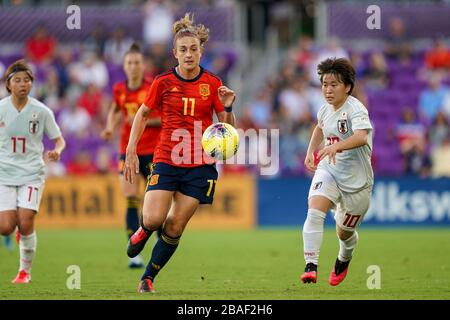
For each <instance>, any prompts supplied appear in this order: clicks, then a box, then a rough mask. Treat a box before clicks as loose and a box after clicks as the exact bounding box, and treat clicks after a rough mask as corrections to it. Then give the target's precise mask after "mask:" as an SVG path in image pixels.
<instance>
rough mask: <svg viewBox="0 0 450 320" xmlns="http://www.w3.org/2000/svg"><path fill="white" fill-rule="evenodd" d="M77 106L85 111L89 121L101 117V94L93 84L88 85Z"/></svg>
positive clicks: (102, 102) (102, 101)
mask: <svg viewBox="0 0 450 320" xmlns="http://www.w3.org/2000/svg"><path fill="white" fill-rule="evenodd" d="M77 104H78V105H79V106H80V107H81V108H83V109H85V110H86V111H87V113H88V114H89V116H90V117H91V119H94V120H100V119H98V117H99V116H101V111H102V108H103V105H104V104H105V101H104V99H103V93H102V91H101V90H100V89H99V88H98V87H97V86H96V85H95V84H89V85H88V86H86V88H85V89H84V91H83V92H82V94H81V96H80V97H79V99H78V103H77Z"/></svg>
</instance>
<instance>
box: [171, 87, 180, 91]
mask: <svg viewBox="0 0 450 320" xmlns="http://www.w3.org/2000/svg"><path fill="white" fill-rule="evenodd" d="M170 91H171V92H178V91H180V90H178V88H177V87H173V88H172V90H170Z"/></svg>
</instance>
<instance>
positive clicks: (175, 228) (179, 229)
mask: <svg viewBox="0 0 450 320" xmlns="http://www.w3.org/2000/svg"><path fill="white" fill-rule="evenodd" d="M184 227H185V224H184V223H182V222H180V221H177V220H175V219H173V218H171V217H168V218H167V219H166V222H165V223H164V233H166V234H167V235H169V236H170V237H180V236H181V235H182V234H183V231H184Z"/></svg>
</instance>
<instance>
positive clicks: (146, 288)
mask: <svg viewBox="0 0 450 320" xmlns="http://www.w3.org/2000/svg"><path fill="white" fill-rule="evenodd" d="M137 292H138V293H145V292H151V293H155V289H154V288H153V281H152V280H151V279H149V278H145V279H143V280H141V282H139V286H138V289H137Z"/></svg>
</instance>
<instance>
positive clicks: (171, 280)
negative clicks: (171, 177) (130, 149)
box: [0, 228, 450, 300]
mask: <svg viewBox="0 0 450 320" xmlns="http://www.w3.org/2000/svg"><path fill="white" fill-rule="evenodd" d="M359 234H360V241H359V245H358V247H357V250H356V252H355V255H354V259H353V261H352V263H351V264H350V269H349V274H348V276H347V279H345V281H344V282H343V283H342V284H341V285H339V286H337V287H331V286H329V284H328V282H327V281H328V274H329V271H330V270H331V267H332V265H333V263H334V261H335V258H336V255H337V252H338V241H337V238H336V235H335V233H334V231H333V230H332V229H327V230H326V232H325V235H324V242H323V245H322V250H321V256H320V264H319V279H318V283H317V284H315V285H314V284H309V285H304V284H302V283H300V282H299V280H298V278H299V275H300V274H301V273H302V271H303V268H304V262H303V257H302V241H301V234H300V231H299V230H295V229H258V230H254V231H200V230H187V231H186V232H185V235H184V236H183V238H182V240H181V244H180V247H179V248H178V251H177V252H176V253H175V255H174V256H173V257H172V259H171V261H169V263H168V264H167V265H166V267H165V268H164V269H163V270H162V272H161V273H160V274H159V276H158V278H157V279H156V281H155V289H156V290H157V293H156V294H144V295H142V294H141V295H139V294H137V293H136V291H135V290H136V287H137V284H138V280H139V279H140V276H141V273H142V270H129V269H128V268H127V257H126V254H125V247H126V241H125V234H124V232H123V231H120V230H38V251H37V255H36V257H35V262H34V266H33V272H32V275H33V281H32V283H31V284H29V285H13V284H11V283H10V281H11V279H12V278H13V277H14V276H15V274H16V272H17V268H18V247H17V246H15V248H14V250H13V251H12V252H10V251H7V250H6V248H5V247H4V246H0V261H1V263H0V300H5V299H65V300H66V299H180V300H185V299H186V300H189V299H194V300H195V299H212V300H215V299H226V300H234V299H254V300H265V299H270V300H288V299H296V300H297V299H338V300H341V299H447V300H448V299H450V254H449V253H450V230H449V229H441V228H435V229H392V228H391V229H371V228H362V229H361V230H360V232H359ZM153 241H154V240H153V238H152V239H150V241H149V243H147V247H146V248H145V251H144V255H145V257H148V256H149V255H150V249H151V244H153ZM70 265H78V266H79V267H80V270H81V289H80V290H69V289H67V286H66V282H67V279H68V277H69V276H70V275H69V274H68V273H67V267H68V266H70ZM370 265H377V266H379V267H380V269H381V289H372V290H369V289H368V288H367V279H368V277H369V276H370V275H371V274H369V273H367V268H368V267H369V266H370Z"/></svg>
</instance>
